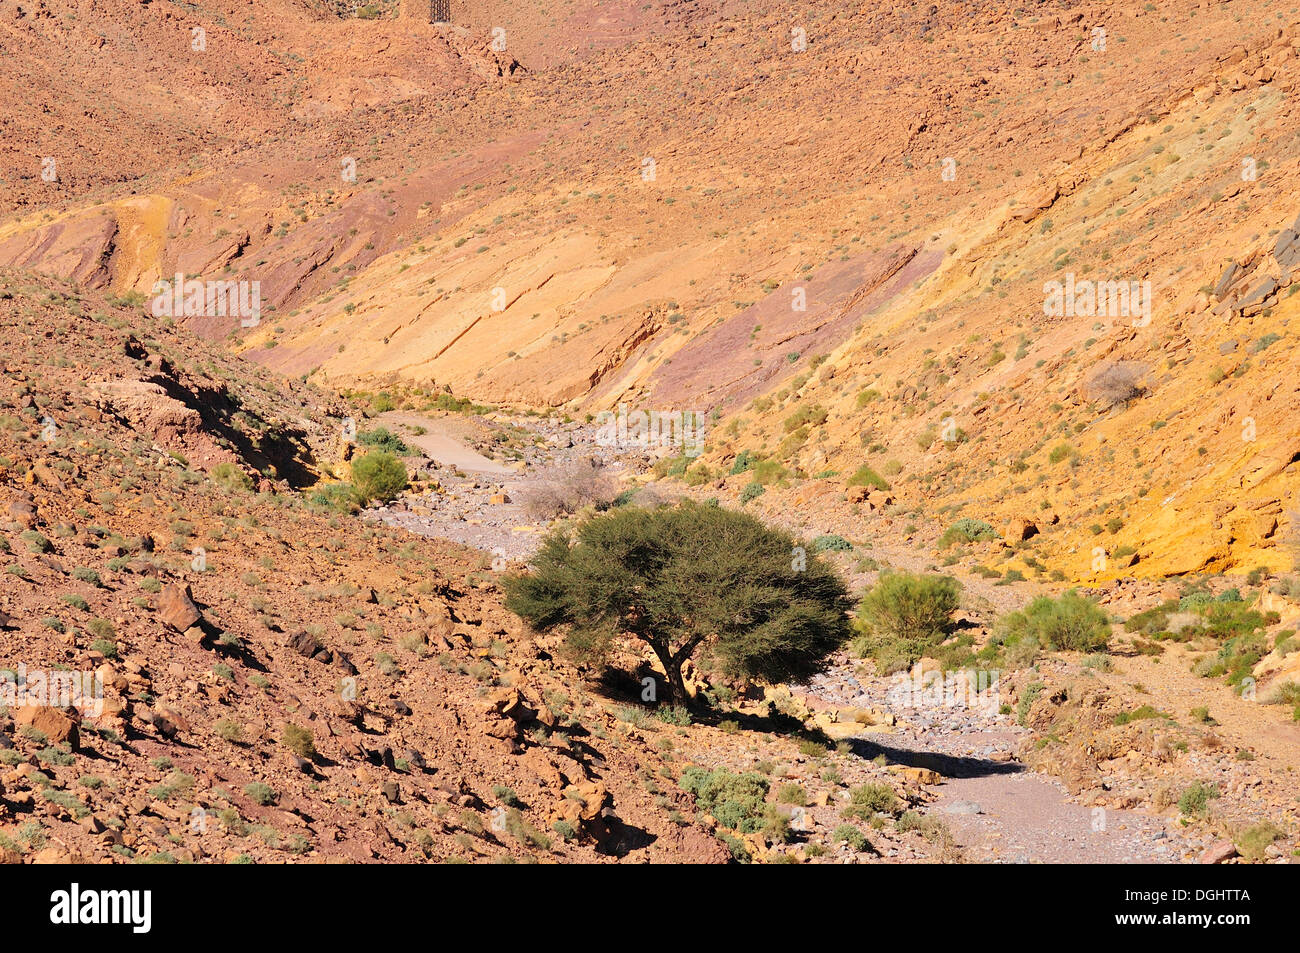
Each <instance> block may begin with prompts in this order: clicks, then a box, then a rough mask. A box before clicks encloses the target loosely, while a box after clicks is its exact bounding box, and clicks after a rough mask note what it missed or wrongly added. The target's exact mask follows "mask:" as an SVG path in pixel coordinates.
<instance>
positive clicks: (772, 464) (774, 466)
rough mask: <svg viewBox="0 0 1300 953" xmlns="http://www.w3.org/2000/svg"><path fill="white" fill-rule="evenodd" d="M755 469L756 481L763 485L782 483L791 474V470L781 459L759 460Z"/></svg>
mask: <svg viewBox="0 0 1300 953" xmlns="http://www.w3.org/2000/svg"><path fill="white" fill-rule="evenodd" d="M753 471H754V482H755V483H758V484H761V485H762V486H770V485H771V484H773V483H780V482H781V481H782V480H784V479H785V478H786V477H787V476H789V475H790V471H789V470H787V469H786V468H785V467H784V466H782V465H781V462H780V461H779V460H759V461H758V462H757V463H755V464H754V466H753Z"/></svg>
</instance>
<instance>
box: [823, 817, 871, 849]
mask: <svg viewBox="0 0 1300 953" xmlns="http://www.w3.org/2000/svg"><path fill="white" fill-rule="evenodd" d="M831 840H833V841H835V843H837V844H839V843H845V844H848V845H849V847H851V848H852V849H853V850H855V851H860V850H862V849H863V848H864V847H866V846H867V835H866V834H864V833H862V831H860V830H859V829H858V828H856V827H854V826H853V825H852V824H841V825H839V826H838V827H836V828H835V830H834V831H833V832H832V833H831Z"/></svg>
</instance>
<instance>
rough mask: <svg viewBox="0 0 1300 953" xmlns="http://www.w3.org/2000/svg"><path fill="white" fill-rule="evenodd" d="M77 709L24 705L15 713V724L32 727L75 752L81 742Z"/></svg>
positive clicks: (55, 742) (53, 741)
mask: <svg viewBox="0 0 1300 953" xmlns="http://www.w3.org/2000/svg"><path fill="white" fill-rule="evenodd" d="M75 714H76V709H68V710H66V711H65V710H63V709H60V708H53V707H51V706H49V705H24V706H23V707H22V708H19V709H18V710H17V711H16V712H14V724H15V725H17V726H18V727H22V726H24V725H30V726H31V727H32V728H33V729H34V730H36V731H39V732H41V733H42V734H43V735H45V737H46V738H47V739H49V740H50V741H51V742H52V743H54V744H66V745H67V746H68V747H69V748H72V749H73V750H74V751H75V750H76V749H77V745H78V743H79V742H80V736H79V734H78V731H77V723H78V718H74V717H73V715H75Z"/></svg>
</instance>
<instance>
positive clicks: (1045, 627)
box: [996, 589, 1110, 652]
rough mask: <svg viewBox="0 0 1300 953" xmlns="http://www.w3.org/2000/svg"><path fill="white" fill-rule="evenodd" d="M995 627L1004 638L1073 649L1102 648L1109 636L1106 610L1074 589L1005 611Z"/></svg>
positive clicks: (1085, 650)
mask: <svg viewBox="0 0 1300 953" xmlns="http://www.w3.org/2000/svg"><path fill="white" fill-rule="evenodd" d="M996 628H997V634H998V636H999V637H1000V640H1001V641H1003V642H1012V643H1014V642H1017V641H1021V640H1023V639H1026V638H1029V639H1034V640H1036V641H1037V642H1038V643H1039V644H1040V645H1042V646H1043V647H1044V648H1052V649H1061V650H1064V651H1070V652H1097V651H1100V650H1102V649H1104V648H1105V647H1106V642H1107V641H1108V640H1109V638H1110V622H1109V621H1108V620H1107V618H1106V613H1104V612H1102V611H1101V609H1099V608H1097V604H1096V603H1094V602H1093V601H1092V600H1091V599H1085V598H1084V597H1083V596H1081V595H1079V594H1078V593H1077V592H1075V591H1074V590H1073V589H1071V590H1070V591H1068V592H1066V593H1064V594H1063V595H1062V596H1061V597H1060V598H1059V599H1052V598H1051V597H1049V596H1039V597H1038V598H1037V599H1035V600H1033V601H1032V602H1030V603H1029V605H1027V606H1025V608H1024V609H1022V610H1020V611H1018V612H1009V613H1007V614H1006V615H1004V616H1003V617H1002V618H1000V619H999V620H998V623H997V627H996Z"/></svg>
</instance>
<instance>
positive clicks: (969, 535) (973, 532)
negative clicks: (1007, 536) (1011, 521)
mask: <svg viewBox="0 0 1300 953" xmlns="http://www.w3.org/2000/svg"><path fill="white" fill-rule="evenodd" d="M997 538H998V532H997V530H995V529H994V528H993V526H992V525H991V524H989V523H986V522H984V521H983V520H977V519H971V518H970V517H969V516H963V517H962V518H961V519H959V520H957V521H956V522H955V523H953V524H952V525H951V526H949V527H948V528H947V529H946V530H944V533H943V535H942V536H940V537H939V548H940V549H947V548H948V547H949V546H951V545H953V544H954V543H974V542H979V541H982V540H990V539H997Z"/></svg>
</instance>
